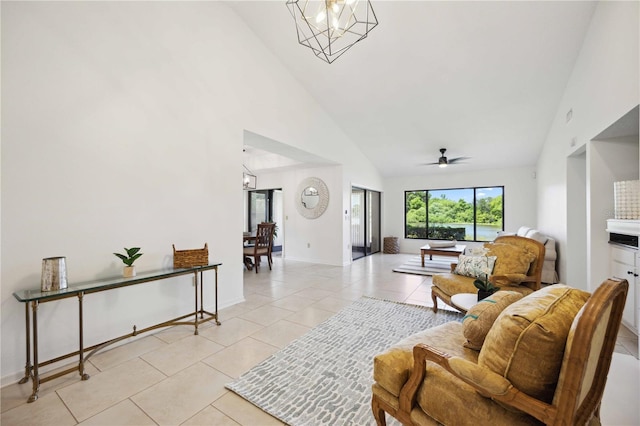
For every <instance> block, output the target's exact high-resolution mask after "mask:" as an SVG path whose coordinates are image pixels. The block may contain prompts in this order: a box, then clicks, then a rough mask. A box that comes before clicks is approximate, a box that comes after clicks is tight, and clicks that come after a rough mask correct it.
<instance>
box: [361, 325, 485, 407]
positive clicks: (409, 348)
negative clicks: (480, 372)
mask: <svg viewBox="0 0 640 426" xmlns="http://www.w3.org/2000/svg"><path fill="white" fill-rule="evenodd" d="M418 343H426V344H428V345H431V346H434V347H436V348H438V349H440V350H442V351H444V352H446V353H449V354H451V355H455V356H459V357H462V358H464V359H467V360H469V361H473V362H477V360H478V352H476V351H472V350H469V349H466V348H464V347H463V346H462V344H463V343H464V337H463V336H462V324H460V323H459V322H455V321H452V322H448V323H445V324H442V325H439V326H436V327H432V328H429V329H427V330H424V331H422V332H420V333H416V334H413V335H411V336H409V337H407V338H405V339H403V340H401V341H400V342H398V343H397V344H395V345H394V346H393V347H392V348H390V349H388V350H387V351H385V352H383V353H381V354H379V355H376V357H375V358H374V359H373V380H375V382H376V383H378V385H380V386H381V387H382V388H384V389H385V390H386V391H387V392H389V393H391V394H392V395H393V396H395V397H396V398H397V397H398V396H399V395H400V389H402V387H403V386H404V385H405V383H407V380H409V376H410V375H411V370H412V369H413V347H414V346H415V345H417V344H418Z"/></svg>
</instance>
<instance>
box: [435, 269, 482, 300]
mask: <svg viewBox="0 0 640 426" xmlns="http://www.w3.org/2000/svg"><path fill="white" fill-rule="evenodd" d="M474 280H475V278H473V277H465V276H463V275H456V274H451V273H446V274H436V275H434V276H433V279H432V283H433V285H434V286H436V287H438V288H439V289H440V290H442V292H443V293H445V294H448V295H449V296H453V295H454V294H460V293H477V292H478V289H477V288H476V287H475V286H474V285H473V281H474Z"/></svg>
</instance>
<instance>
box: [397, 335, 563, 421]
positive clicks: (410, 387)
mask: <svg viewBox="0 0 640 426" xmlns="http://www.w3.org/2000/svg"><path fill="white" fill-rule="evenodd" d="M426 361H431V362H434V363H436V364H438V365H439V366H441V367H442V368H444V369H445V370H447V371H448V372H449V373H451V374H452V375H453V376H455V377H457V378H458V379H460V380H462V381H463V382H465V383H467V384H468V385H470V386H471V387H473V388H474V389H475V390H476V391H477V392H478V393H479V394H480V395H482V396H484V397H487V398H491V399H493V400H496V401H500V402H501V403H503V404H506V405H509V406H511V407H513V408H516V409H518V410H520V411H523V412H525V413H527V414H529V415H531V416H533V417H535V418H536V419H538V420H540V421H542V422H544V423H549V422H550V421H551V420H552V419H553V418H554V417H555V413H556V411H557V409H556V407H553V406H551V405H549V404H547V403H545V402H543V401H540V400H538V399H535V398H533V397H531V396H529V395H527V394H525V393H523V392H521V391H519V390H518V389H516V388H515V387H513V385H512V384H511V382H509V380H507V379H506V378H504V377H502V376H500V375H499V374H497V373H494V372H493V371H491V370H489V369H486V368H483V367H480V366H478V365H477V364H474V363H472V362H470V361H467V360H465V359H462V358H460V357H454V356H452V355H449V354H447V353H445V352H442V351H440V350H438V349H436V348H434V347H432V346H429V345H426V344H422V343H420V344H418V345H416V346H414V348H413V371H412V372H411V376H410V377H409V380H408V381H407V383H406V384H405V385H404V387H403V388H402V389H401V390H400V409H401V410H402V411H406V412H411V408H412V407H413V406H414V405H415V401H416V396H417V391H418V389H419V388H420V385H421V384H422V382H423V381H424V377H425V375H426ZM452 385H454V383H452Z"/></svg>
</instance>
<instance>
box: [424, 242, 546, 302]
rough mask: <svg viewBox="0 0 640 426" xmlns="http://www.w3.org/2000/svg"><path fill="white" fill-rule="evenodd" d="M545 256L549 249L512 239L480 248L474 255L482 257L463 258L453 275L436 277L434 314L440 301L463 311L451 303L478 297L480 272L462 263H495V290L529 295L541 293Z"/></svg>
mask: <svg viewBox="0 0 640 426" xmlns="http://www.w3.org/2000/svg"><path fill="white" fill-rule="evenodd" d="M544 253H545V248H544V246H543V245H542V244H541V243H540V242H538V241H536V240H534V239H531V238H525V237H518V236H513V235H508V236H500V237H497V238H496V239H495V240H494V241H493V242H491V243H485V244H484V245H483V246H482V247H479V248H476V249H475V250H474V253H472V254H476V255H478V256H466V255H465V256H460V258H459V259H458V263H453V264H452V267H451V272H450V273H442V274H435V275H434V276H433V278H432V284H433V285H432V287H431V298H432V299H433V310H434V312H435V311H437V309H438V299H440V300H442V301H443V302H444V303H446V304H448V305H450V306H454V307H456V308H458V309H461V308H459V307H457V306H455V305H454V304H453V303H452V302H451V297H452V296H454V295H456V294H460V293H477V291H478V290H477V289H476V287H475V286H474V284H473V282H474V281H475V280H476V278H478V277H479V276H478V275H477V273H478V271H477V270H476V269H474V268H471V270H470V271H467V270H465V268H463V267H462V263H471V264H473V263H474V262H475V261H476V260H479V261H480V262H483V261H484V260H485V259H487V260H488V259H491V260H492V261H493V262H494V263H493V266H492V267H489V268H488V273H489V277H488V279H489V281H491V283H493V285H494V286H497V287H505V288H508V289H509V290H512V291H516V292H519V293H522V294H523V295H526V294H529V293H531V292H533V291H535V290H538V289H540V286H541V273H542V259H544ZM467 260H468V261H469V262H466V261H467Z"/></svg>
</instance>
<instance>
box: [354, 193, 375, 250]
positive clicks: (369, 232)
mask: <svg viewBox="0 0 640 426" xmlns="http://www.w3.org/2000/svg"><path fill="white" fill-rule="evenodd" d="M379 251H380V193H379V192H377V191H370V190H368V189H362V188H357V187H353V188H351V256H352V259H354V260H355V259H359V258H361V257H364V256H367V255H370V254H373V253H378V252H379Z"/></svg>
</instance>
